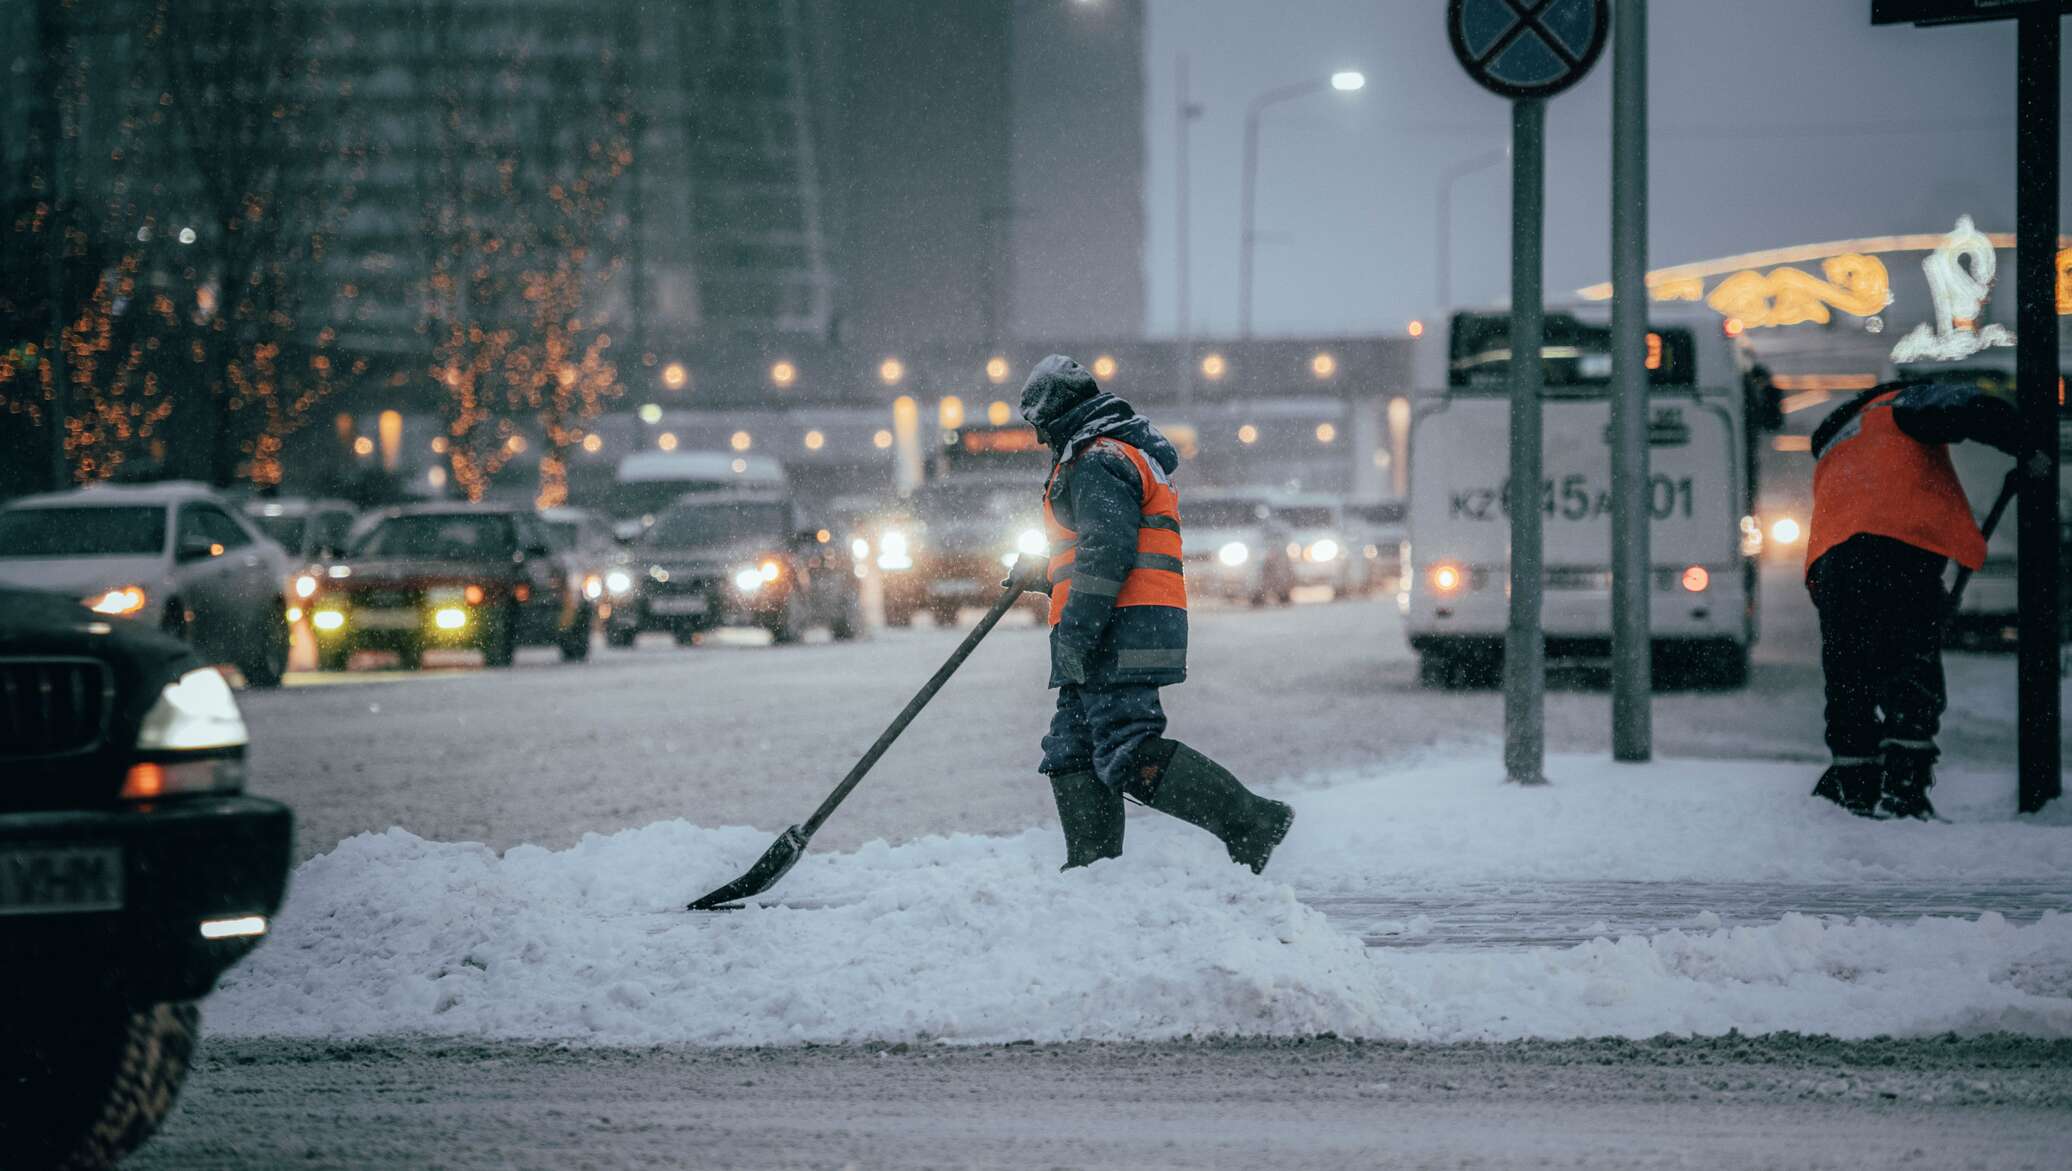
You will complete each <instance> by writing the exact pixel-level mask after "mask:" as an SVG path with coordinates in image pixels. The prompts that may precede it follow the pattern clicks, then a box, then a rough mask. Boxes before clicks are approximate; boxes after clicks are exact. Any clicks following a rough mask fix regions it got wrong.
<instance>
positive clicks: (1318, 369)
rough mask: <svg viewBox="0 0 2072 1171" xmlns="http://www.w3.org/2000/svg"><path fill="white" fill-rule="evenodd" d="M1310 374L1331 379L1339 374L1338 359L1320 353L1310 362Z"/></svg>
mask: <svg viewBox="0 0 2072 1171" xmlns="http://www.w3.org/2000/svg"><path fill="white" fill-rule="evenodd" d="M1309 372H1310V373H1311V374H1314V375H1316V376H1317V377H1318V378H1329V377H1331V376H1332V375H1333V374H1336V373H1338V359H1336V358H1334V357H1332V356H1331V355H1330V354H1327V353H1319V354H1318V355H1317V356H1316V357H1314V358H1311V359H1310V360H1309Z"/></svg>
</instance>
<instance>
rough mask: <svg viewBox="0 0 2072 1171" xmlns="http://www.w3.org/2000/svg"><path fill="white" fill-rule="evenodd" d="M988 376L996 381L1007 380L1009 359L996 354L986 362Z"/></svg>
mask: <svg viewBox="0 0 2072 1171" xmlns="http://www.w3.org/2000/svg"><path fill="white" fill-rule="evenodd" d="M986 377H987V378H988V379H990V380H991V381H993V382H995V383H1000V382H1005V381H1007V359H1005V358H1002V357H999V356H997V355H996V356H994V357H993V358H992V359H990V360H988V361H987V362H986Z"/></svg>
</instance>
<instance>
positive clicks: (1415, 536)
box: [1398, 306, 1760, 687]
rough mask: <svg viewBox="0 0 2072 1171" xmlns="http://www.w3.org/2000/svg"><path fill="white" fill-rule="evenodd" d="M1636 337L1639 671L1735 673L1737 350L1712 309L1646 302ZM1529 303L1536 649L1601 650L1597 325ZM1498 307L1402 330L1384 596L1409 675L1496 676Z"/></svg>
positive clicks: (1501, 577) (1745, 561)
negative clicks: (1390, 599)
mask: <svg viewBox="0 0 2072 1171" xmlns="http://www.w3.org/2000/svg"><path fill="white" fill-rule="evenodd" d="M1653 312H1654V314H1655V320H1654V321H1653V322H1652V323H1651V325H1650V327H1649V333H1648V351H1647V366H1648V384H1649V420H1648V448H1649V485H1648V499H1649V506H1650V510H1651V513H1652V516H1653V524H1652V526H1651V529H1650V532H1651V538H1650V539H1651V542H1652V558H1653V566H1652V572H1651V573H1650V575H1649V583H1648V584H1649V596H1650V598H1651V604H1650V606H1649V617H1650V623H1651V625H1650V629H1651V631H1652V635H1653V643H1654V645H1653V650H1654V661H1655V669H1656V678H1657V679H1658V680H1662V681H1664V682H1667V683H1672V684H1678V683H1680V684H1685V685H1701V686H1714V687H1738V686H1741V685H1742V684H1744V683H1745V682H1746V680H1747V675H1748V656H1749V650H1750V648H1751V647H1752V646H1753V645H1754V642H1755V638H1756V624H1757V623H1756V619H1757V615H1756V598H1757V587H1756V562H1755V558H1754V554H1755V552H1756V551H1757V550H1758V549H1759V544H1758V542H1759V539H1760V538H1759V531H1758V530H1757V528H1756V522H1755V519H1754V517H1753V516H1752V512H1753V506H1754V499H1755V495H1754V479H1755V459H1754V455H1755V449H1754V448H1753V446H1752V441H1753V438H1752V436H1751V434H1750V418H1749V414H1750V410H1749V385H1748V382H1747V378H1746V375H1747V372H1748V368H1749V363H1748V361H1747V359H1746V355H1745V354H1744V353H1743V351H1742V350H1741V348H1740V346H1739V345H1738V343H1735V342H1733V341H1732V340H1730V339H1729V338H1728V337H1727V336H1726V334H1725V331H1724V330H1723V328H1722V323H1721V319H1720V318H1719V317H1718V316H1716V315H1713V314H1710V313H1705V312H1702V311H1700V312H1693V313H1689V314H1680V313H1676V312H1675V311H1674V310H1673V309H1666V308H1665V307H1662V306H1657V307H1655V309H1654V310H1653ZM1606 316H1607V314H1606V309H1605V307H1603V306H1586V307H1581V308H1577V309H1574V310H1569V311H1550V312H1549V313H1548V314H1547V315H1546V333H1545V339H1546V340H1545V342H1544V344H1543V348H1542V350H1541V356H1542V359H1543V367H1544V371H1545V389H1544V392H1543V395H1542V400H1543V407H1544V415H1543V419H1544V423H1543V427H1544V436H1545V439H1544V444H1543V455H1542V459H1543V465H1542V473H1543V479H1542V481H1541V483H1540V486H1539V494H1538V495H1539V499H1538V507H1539V508H1540V509H1541V511H1542V513H1543V514H1544V524H1545V547H1544V565H1545V588H1546V592H1545V595H1544V599H1545V601H1544V609H1543V619H1542V621H1543V623H1544V630H1545V634H1546V645H1547V654H1548V658H1549V660H1550V661H1561V660H1570V661H1581V662H1584V663H1590V662H1606V661H1608V660H1609V655H1610V647H1611V535H1612V524H1611V511H1612V505H1611V404H1610V399H1609V391H1610V382H1611V364H1612V363H1611V330H1610V326H1609V323H1608V321H1607V320H1606ZM1510 330H1511V322H1510V315H1509V313H1508V312H1507V311H1503V310H1497V311H1493V312H1458V313H1455V314H1453V315H1452V317H1451V320H1450V321H1449V322H1448V324H1447V326H1446V328H1444V329H1440V330H1433V331H1430V334H1429V335H1428V336H1427V337H1426V338H1425V339H1423V340H1422V341H1420V342H1419V343H1418V345H1419V349H1418V353H1417V357H1416V362H1415V373H1416V376H1417V393H1416V398H1415V410H1414V414H1413V421H1412V424H1411V433H1410V513H1409V554H1408V558H1407V563H1406V566H1405V572H1404V576H1403V587H1402V590H1401V592H1400V593H1399V594H1398V602H1399V605H1400V606H1401V609H1402V611H1403V615H1404V618H1405V625H1406V628H1407V631H1408V634H1409V640H1410V645H1411V648H1412V649H1413V650H1414V651H1415V652H1416V653H1417V656H1418V674H1419V680H1420V682H1422V683H1423V684H1424V685H1425V686H1428V687H1486V686H1494V685H1495V684H1496V683H1497V682H1498V681H1499V680H1500V679H1501V678H1502V669H1503V653H1504V650H1503V648H1504V629H1505V625H1506V623H1507V620H1508V613H1509V589H1508V583H1509V580H1510V578H1509V542H1510V533H1511V529H1510V519H1509V518H1510V512H1509V509H1510V501H1511V498H1512V495H1513V493H1512V492H1511V489H1510V484H1509V468H1510V455H1509V433H1510V356H1511V353H1510Z"/></svg>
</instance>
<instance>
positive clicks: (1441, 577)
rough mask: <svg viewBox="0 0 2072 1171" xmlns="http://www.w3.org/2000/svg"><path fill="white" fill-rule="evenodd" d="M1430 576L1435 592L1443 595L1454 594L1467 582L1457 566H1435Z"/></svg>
mask: <svg viewBox="0 0 2072 1171" xmlns="http://www.w3.org/2000/svg"><path fill="white" fill-rule="evenodd" d="M1428 576H1429V577H1430V578H1431V582H1432V589H1433V591H1434V592H1436V593H1441V594H1450V593H1452V592H1454V591H1455V590H1457V589H1459V588H1460V587H1461V584H1462V582H1464V581H1465V580H1466V579H1465V576H1464V575H1463V574H1462V573H1461V571H1460V567H1459V566H1457V565H1446V564H1439V565H1434V566H1432V568H1431V572H1430V574H1429V575H1428Z"/></svg>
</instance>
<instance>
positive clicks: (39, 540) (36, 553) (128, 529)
mask: <svg viewBox="0 0 2072 1171" xmlns="http://www.w3.org/2000/svg"><path fill="white" fill-rule="evenodd" d="M163 552H165V508H164V507H162V506H160V505H149V506H142V505H139V506H134V507H133V506H129V505H123V506H120V507H110V506H82V507H74V508H12V509H8V510H7V511H5V512H0V557H15V558H27V557H149V556H153V555H156V554H159V553H163Z"/></svg>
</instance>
